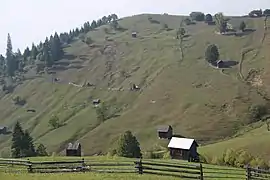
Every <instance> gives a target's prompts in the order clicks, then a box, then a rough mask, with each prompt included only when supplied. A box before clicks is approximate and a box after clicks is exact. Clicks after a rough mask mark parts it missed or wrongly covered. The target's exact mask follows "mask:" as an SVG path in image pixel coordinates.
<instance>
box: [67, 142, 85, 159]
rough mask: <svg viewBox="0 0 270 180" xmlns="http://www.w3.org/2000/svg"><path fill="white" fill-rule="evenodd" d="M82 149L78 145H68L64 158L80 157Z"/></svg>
mask: <svg viewBox="0 0 270 180" xmlns="http://www.w3.org/2000/svg"><path fill="white" fill-rule="evenodd" d="M81 149H82V147H81V144H80V143H77V142H76V143H74V144H72V143H69V144H68V146H67V149H66V156H81V153H82V150H81Z"/></svg>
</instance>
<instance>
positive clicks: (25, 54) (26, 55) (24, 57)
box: [23, 47, 31, 62]
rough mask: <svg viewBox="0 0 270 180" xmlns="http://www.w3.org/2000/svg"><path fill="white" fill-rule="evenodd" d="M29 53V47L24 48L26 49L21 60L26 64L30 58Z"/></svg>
mask: <svg viewBox="0 0 270 180" xmlns="http://www.w3.org/2000/svg"><path fill="white" fill-rule="evenodd" d="M30 55H31V51H30V50H29V47H26V49H25V50H24V52H23V59H24V61H25V62H26V61H27V60H28V57H30Z"/></svg>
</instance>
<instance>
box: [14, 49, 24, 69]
mask: <svg viewBox="0 0 270 180" xmlns="http://www.w3.org/2000/svg"><path fill="white" fill-rule="evenodd" d="M15 61H16V69H17V70H19V71H20V72H21V71H22V70H23V68H24V58H23V55H22V53H21V51H20V49H18V50H17V52H16V53H15Z"/></svg>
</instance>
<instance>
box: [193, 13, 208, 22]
mask: <svg viewBox="0 0 270 180" xmlns="http://www.w3.org/2000/svg"><path fill="white" fill-rule="evenodd" d="M190 17H191V19H192V20H194V21H204V18H205V15H204V13H202V12H192V13H190Z"/></svg>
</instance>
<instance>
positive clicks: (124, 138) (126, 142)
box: [116, 131, 142, 158]
mask: <svg viewBox="0 0 270 180" xmlns="http://www.w3.org/2000/svg"><path fill="white" fill-rule="evenodd" d="M117 145H118V146H117V148H116V153H117V155H118V156H122V157H128V158H139V157H141V156H142V154H141V148H140V144H139V142H138V141H137V138H136V137H135V136H133V135H132V133H131V132H130V131H126V132H125V133H124V134H122V135H121V136H120V137H119V139H118V143H117Z"/></svg>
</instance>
